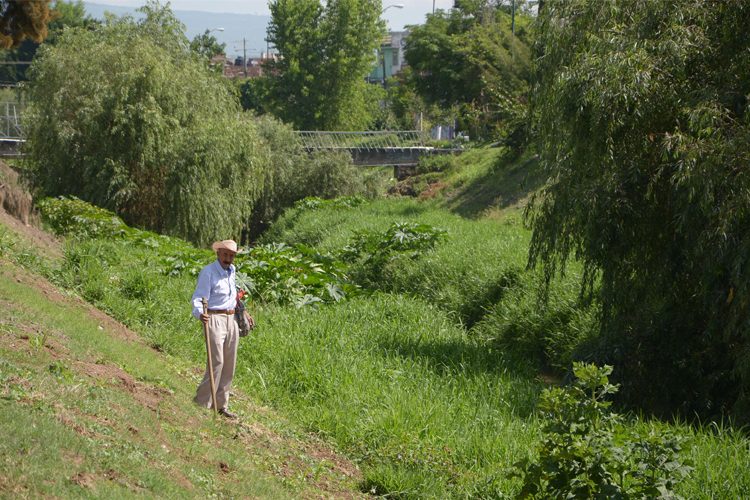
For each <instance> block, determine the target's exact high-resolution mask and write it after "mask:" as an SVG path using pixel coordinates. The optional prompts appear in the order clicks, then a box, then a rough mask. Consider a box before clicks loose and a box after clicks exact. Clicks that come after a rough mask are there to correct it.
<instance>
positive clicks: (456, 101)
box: [405, 0, 531, 140]
mask: <svg viewBox="0 0 750 500" xmlns="http://www.w3.org/2000/svg"><path fill="white" fill-rule="evenodd" d="M517 24H518V27H517V29H516V35H513V34H512V33H511V18H510V15H509V14H508V13H507V12H506V9H505V8H503V6H502V5H499V4H498V5H493V2H490V1H487V0H482V1H476V2H460V3H457V5H456V7H455V8H453V9H452V10H450V11H449V12H445V11H442V10H440V11H437V12H436V13H435V14H430V15H428V16H427V21H426V22H425V24H423V25H421V26H414V27H412V30H411V33H410V34H409V38H408V44H407V46H406V54H405V57H406V60H407V62H408V63H409V65H410V66H411V68H412V71H411V72H410V73H409V75H410V80H409V83H410V85H411V86H413V87H414V88H415V89H416V91H417V93H418V94H419V95H420V96H421V97H422V98H423V99H424V100H425V101H426V102H427V103H428V104H438V105H440V106H441V107H444V108H446V107H450V106H458V108H459V109H458V113H459V128H460V129H462V130H465V131H468V132H469V135H470V136H471V137H472V138H482V139H485V140H487V139H493V138H497V137H510V136H512V135H513V134H514V133H517V131H518V130H519V129H520V128H521V127H522V126H523V123H524V121H525V119H526V107H527V106H526V94H527V92H528V82H529V77H530V54H531V51H530V38H529V32H528V30H527V26H528V24H529V18H528V17H527V16H521V15H520V14H519V15H518V16H517Z"/></svg>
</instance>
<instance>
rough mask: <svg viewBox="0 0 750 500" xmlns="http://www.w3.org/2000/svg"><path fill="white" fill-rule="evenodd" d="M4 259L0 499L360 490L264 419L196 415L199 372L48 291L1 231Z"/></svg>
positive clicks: (273, 419) (289, 432)
mask: <svg viewBox="0 0 750 500" xmlns="http://www.w3.org/2000/svg"><path fill="white" fill-rule="evenodd" d="M6 220H7V219H6ZM39 248H40V246H36V249H39ZM0 250H2V252H0V254H3V255H4V256H5V258H0V304H2V310H1V311H0V430H2V434H3V436H5V438H4V439H3V440H2V443H0V457H1V459H0V495H2V496H5V495H18V494H20V495H21V496H23V497H40V496H45V497H50V496H52V497H80V496H87V495H93V496H97V497H102V496H104V497H112V498H123V497H130V496H136V495H138V496H140V495H147V496H158V497H195V496H229V497H256V498H257V497H260V498H289V497H292V496H299V497H305V498H309V497H316V496H324V497H327V496H347V497H351V496H356V495H357V492H356V486H357V482H358V480H359V479H358V477H359V471H358V470H357V468H356V466H354V465H352V464H351V463H350V462H348V461H346V460H345V459H343V458H340V457H338V456H337V454H336V453H335V452H334V451H333V450H332V449H331V448H330V447H328V446H326V445H324V444H322V443H321V442H319V441H318V440H316V439H313V438H311V437H310V436H308V435H306V434H304V433H302V432H300V431H299V430H296V429H297V427H296V426H295V425H293V424H290V423H288V422H287V421H286V420H285V419H284V418H283V417H281V416H280V415H278V414H276V413H274V412H273V411H272V410H270V409H268V408H266V407H263V406H260V405H257V404H255V403H253V402H252V401H251V400H249V399H248V398H247V397H245V396H243V395H242V394H238V395H237V397H236V398H235V404H234V408H235V409H236V410H237V411H239V413H240V414H241V415H242V422H241V423H230V422H227V421H224V420H218V419H216V418H214V417H213V416H212V415H211V414H210V413H208V412H206V411H205V410H202V409H199V408H197V407H195V405H193V404H192V402H191V398H192V395H193V391H194V390H195V386H196V385H197V383H198V381H199V377H200V376H201V375H202V368H201V367H200V365H199V364H198V363H193V362H188V361H187V360H184V359H180V358H176V357H172V356H168V355H165V354H163V353H161V352H159V351H157V350H154V349H152V348H151V347H150V346H148V345H147V343H146V342H144V340H143V339H142V338H141V337H139V336H138V335H137V334H135V333H134V332H132V331H130V330H128V329H126V328H125V327H124V326H123V325H121V324H120V323H118V322H116V321H114V320H112V319H111V318H110V317H108V316H106V315H105V314H103V313H102V312H100V311H98V310H96V309H94V308H92V307H91V306H89V305H87V304H85V303H84V302H82V301H81V300H80V299H77V298H75V296H71V295H70V294H68V293H66V292H61V291H58V289H57V288H55V287H54V286H53V285H51V284H50V283H49V282H47V280H45V279H44V278H43V277H41V276H39V275H38V274H35V273H34V271H33V270H32V269H31V267H26V266H27V265H29V264H39V261H37V262H34V261H33V260H29V259H28V258H26V256H28V255H30V254H31V253H32V249H31V248H30V247H29V246H28V245H26V244H24V243H23V242H22V240H20V239H19V238H18V237H17V236H16V235H15V234H14V233H11V232H10V231H9V230H8V229H7V226H4V225H0ZM8 259H11V260H13V261H14V262H11V260H8ZM52 265H54V264H52ZM32 267H36V265H35V266H32ZM191 333H192V334H197V332H195V331H191ZM196 336H197V335H196Z"/></svg>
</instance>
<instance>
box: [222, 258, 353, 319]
mask: <svg viewBox="0 0 750 500" xmlns="http://www.w3.org/2000/svg"><path fill="white" fill-rule="evenodd" d="M236 265H237V271H238V273H237V277H238V282H241V283H242V288H244V289H245V290H246V291H248V292H249V293H250V294H251V297H252V298H253V299H255V300H257V301H258V302H262V303H278V304H285V303H293V304H294V305H296V306H297V307H302V306H306V305H313V304H316V303H325V302H338V301H340V300H342V299H344V298H346V297H348V296H349V295H352V294H355V293H356V292H357V287H356V286H354V285H352V284H350V283H349V282H348V280H347V278H346V275H345V274H344V269H343V266H341V264H340V263H337V262H336V261H335V260H333V259H332V258H330V257H325V256H322V255H319V254H316V253H315V252H314V251H313V250H311V249H309V248H307V247H305V246H302V245H297V246H295V247H290V246H287V245H284V244H283V243H276V244H268V245H260V246H256V247H254V248H252V249H251V250H250V251H249V252H248V253H247V254H246V255H242V256H240V258H239V259H237V261H236Z"/></svg>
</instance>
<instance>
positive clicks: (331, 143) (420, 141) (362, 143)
mask: <svg viewBox="0 0 750 500" xmlns="http://www.w3.org/2000/svg"><path fill="white" fill-rule="evenodd" d="M297 136H298V137H299V138H300V141H301V143H302V147H304V148H306V149H349V150H353V149H358V150H363V151H369V150H373V149H407V148H425V147H426V146H425V141H426V139H428V138H429V135H428V133H427V132H422V131H420V130H377V131H367V132H326V131H319V130H314V131H313V130H300V131H297Z"/></svg>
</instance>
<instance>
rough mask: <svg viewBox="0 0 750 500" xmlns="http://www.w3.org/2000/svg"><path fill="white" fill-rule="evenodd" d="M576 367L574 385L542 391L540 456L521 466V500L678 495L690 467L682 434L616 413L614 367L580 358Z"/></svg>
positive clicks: (523, 462) (519, 467) (521, 463)
mask: <svg viewBox="0 0 750 500" xmlns="http://www.w3.org/2000/svg"><path fill="white" fill-rule="evenodd" d="M573 371H574V373H575V376H576V377H577V380H576V381H575V383H574V385H573V386H571V387H567V388H559V387H555V388H551V389H546V390H545V391H544V392H543V393H542V397H541V400H540V402H539V409H540V410H541V412H542V414H543V417H544V420H543V421H542V422H543V423H542V432H543V433H544V437H543V439H542V443H541V445H540V447H539V459H538V462H531V461H529V460H524V461H521V462H519V463H518V464H517V465H516V467H518V469H520V472H521V476H522V477H523V479H524V485H523V488H522V489H521V492H520V493H519V495H518V498H623V499H629V498H677V496H676V495H675V493H674V488H675V486H676V485H677V484H678V483H679V482H680V481H681V480H682V479H683V478H684V477H685V476H686V475H687V474H688V473H689V472H690V470H691V468H690V467H689V466H687V465H684V464H683V463H682V462H681V460H680V458H679V451H680V449H681V445H680V442H681V439H680V438H679V437H678V436H675V435H672V434H671V433H668V432H660V431H659V430H658V429H656V428H654V429H652V430H651V431H650V432H649V433H647V434H642V433H638V432H636V431H634V429H633V427H629V426H627V425H625V424H624V420H623V418H622V417H621V416H620V415H618V414H617V413H613V412H611V411H610V409H609V406H610V404H611V403H609V402H608V401H605V398H606V397H607V396H608V395H611V394H614V393H615V392H617V386H615V385H612V384H610V383H609V378H608V376H609V375H610V374H611V373H612V367H611V366H606V365H605V366H603V367H601V368H600V367H597V366H596V365H593V364H584V363H575V364H574V368H573Z"/></svg>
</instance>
